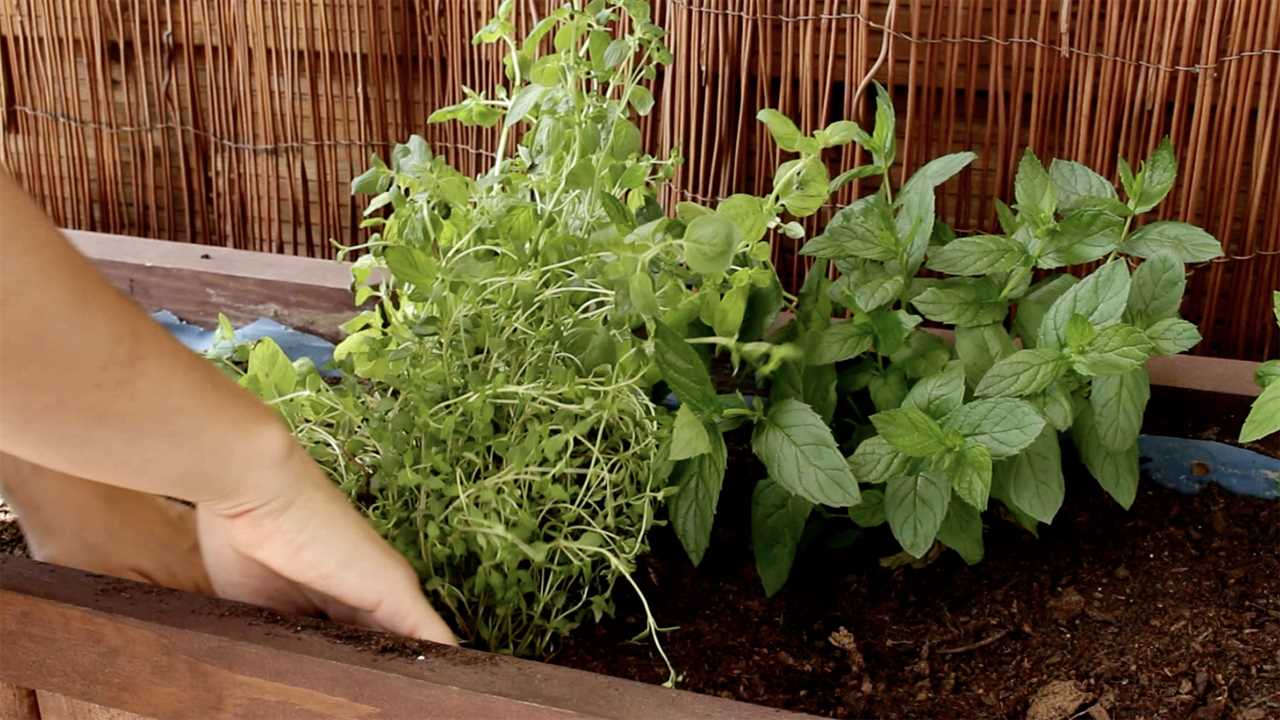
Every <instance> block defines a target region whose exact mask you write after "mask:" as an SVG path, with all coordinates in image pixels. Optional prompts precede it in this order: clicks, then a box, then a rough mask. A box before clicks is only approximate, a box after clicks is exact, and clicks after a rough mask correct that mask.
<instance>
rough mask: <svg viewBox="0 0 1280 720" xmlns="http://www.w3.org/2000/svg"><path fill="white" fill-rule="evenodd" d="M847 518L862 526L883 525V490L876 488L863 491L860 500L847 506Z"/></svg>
mask: <svg viewBox="0 0 1280 720" xmlns="http://www.w3.org/2000/svg"><path fill="white" fill-rule="evenodd" d="M849 519H850V520H852V521H854V522H855V523H857V524H858V525H859V526H860V527H864V528H873V527H878V526H880V525H883V524H884V523H885V516H884V491H883V490H880V489H878V488H876V489H872V490H867V491H865V492H863V493H862V502H860V503H858V504H857V505H854V506H853V507H851V508H849Z"/></svg>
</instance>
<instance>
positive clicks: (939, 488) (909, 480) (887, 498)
mask: <svg viewBox="0 0 1280 720" xmlns="http://www.w3.org/2000/svg"><path fill="white" fill-rule="evenodd" d="M950 504H951V483H949V482H947V480H946V479H945V478H938V477H934V476H933V475H932V474H930V473H916V474H915V475H912V476H911V477H903V478H891V479H890V480H889V484H888V485H887V486H886V488H885V492H884V510H885V517H886V518H887V519H888V521H889V529H890V530H892V531H893V536H894V537H895V538H897V540H898V544H899V545H901V546H902V549H903V550H905V551H907V553H908V554H910V555H911V556H912V557H916V558H921V557H924V555H925V553H927V552H929V548H931V547H933V541H934V538H936V537H937V536H938V530H939V528H941V527H942V521H943V519H944V518H946V515H947V506H948V505H950Z"/></svg>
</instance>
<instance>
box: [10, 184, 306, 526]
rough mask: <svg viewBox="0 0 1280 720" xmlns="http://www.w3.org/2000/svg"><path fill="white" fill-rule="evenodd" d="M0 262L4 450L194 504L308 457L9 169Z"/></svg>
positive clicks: (230, 495) (236, 492) (222, 496)
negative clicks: (66, 232) (112, 277)
mask: <svg viewBox="0 0 1280 720" xmlns="http://www.w3.org/2000/svg"><path fill="white" fill-rule="evenodd" d="M0 258H2V259H0V451H3V452H8V453H12V454H14V455H16V456H19V457H22V458H24V459H26V460H28V461H31V462H35V463H38V464H40V465H44V466H46V467H50V468H54V469H56V470H59V471H62V472H65V473H68V474H71V475H76V476H79V477H85V478H91V479H94V480H97V481H99V482H105V483H109V484H112V485H117V486H120V487H126V488H131V489H136V490H143V491H146V492H151V493H156V494H163V495H170V496H173V497H178V498H182V499H185V500H190V501H194V502H201V501H210V500H216V501H231V500H234V499H235V498H237V497H238V496H240V495H241V491H242V490H243V488H240V487H237V485H238V484H242V483H251V482H270V481H271V479H269V478H268V477H264V475H276V473H262V472H261V470H262V469H263V468H264V467H277V466H281V465H289V464H292V463H296V462H298V460H297V459H296V458H295V456H297V455H299V454H301V453H299V452H298V450H297V449H296V447H294V446H293V445H292V443H291V439H290V438H289V436H288V433H287V431H286V430H285V428H284V427H283V425H282V424H281V421H280V420H279V418H278V417H277V416H276V415H275V413H274V412H272V411H271V410H270V409H269V408H267V407H265V406H263V405H262V404H261V403H259V402H258V401H257V400H256V399H254V398H253V397H252V396H250V395H249V394H248V393H247V392H244V391H242V390H241V389H240V388H237V387H235V385H234V383H232V382H231V381H230V380H229V379H227V378H226V377H225V376H223V375H222V374H221V373H220V372H218V371H217V370H216V369H215V368H214V367H213V366H212V365H211V364H209V363H207V362H205V361H204V360H203V359H202V358H200V357H198V356H196V355H195V354H194V353H191V352H190V351H188V350H187V349H186V348H184V347H182V346H181V345H180V344H178V343H177V342H176V341H175V340H173V339H172V338H171V337H170V336H169V335H168V333H167V332H165V330H164V329H163V328H161V327H160V326H159V325H158V324H156V323H155V322H153V321H152V320H151V319H150V318H149V317H147V315H146V314H145V313H143V312H142V311H141V310H140V309H139V308H137V307H136V306H135V305H134V304H133V303H132V302H130V301H129V300H128V299H127V298H125V297H124V296H122V295H121V294H120V293H118V292H117V291H116V290H115V289H114V288H112V287H111V286H110V285H109V284H108V283H107V282H106V281H105V280H104V279H103V278H102V277H101V276H100V275H99V274H98V273H97V272H96V270H95V269H94V268H93V267H92V265H91V264H90V263H89V262H88V261H87V260H86V259H85V258H83V257H82V256H81V255H80V254H79V253H78V252H76V250H75V249H74V248H73V247H71V245H70V244H69V243H68V242H67V241H66V239H65V238H64V237H63V236H62V234H61V233H59V232H58V230H57V229H56V228H55V227H54V226H53V224H52V223H51V222H50V221H49V220H48V218H47V217H45V215H44V214H43V213H42V212H40V210H39V209H38V208H37V207H35V206H34V204H32V203H31V202H30V201H29V200H28V199H27V198H26V196H25V195H24V194H23V193H22V192H21V190H20V189H18V188H17V187H16V185H15V184H14V183H13V181H12V180H11V179H10V178H8V177H7V176H4V175H3V174H2V173H0ZM251 469H252V470H251ZM253 470H257V472H254V471H253ZM284 475H288V473H284Z"/></svg>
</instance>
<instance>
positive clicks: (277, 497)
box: [197, 444, 457, 645]
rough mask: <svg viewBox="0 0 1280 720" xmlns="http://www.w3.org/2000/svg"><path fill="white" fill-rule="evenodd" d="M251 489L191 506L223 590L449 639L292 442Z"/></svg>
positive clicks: (389, 557)
mask: <svg viewBox="0 0 1280 720" xmlns="http://www.w3.org/2000/svg"><path fill="white" fill-rule="evenodd" d="M290 448H291V451H290V452H288V453H287V455H288V458H287V459H286V460H285V461H284V463H283V465H282V470H281V471H280V473H278V474H277V477H284V478H287V480H286V481H284V482H276V483H263V484H262V486H261V487H260V488H259V489H258V490H257V491H256V493H255V494H254V495H251V496H248V497H242V498H236V499H234V500H232V501H225V502H220V503H202V504H200V505H199V506H198V507H197V528H198V532H199V538H200V548H201V551H202V553H203V556H204V561H205V565H206V567H207V569H208V572H209V577H210V579H211V581H212V585H213V590H214V592H215V593H217V594H218V595H219V596H221V597H226V598H230V599H233V600H239V601H242V602H249V603H253V604H257V605H266V606H269V607H273V608H275V609H277V610H281V611H285V612H293V613H316V612H323V613H325V614H327V615H328V616H329V617H331V618H333V619H334V620H337V621H339V622H345V623H349V624H355V625H361V626H364V627H369V628H373V629H376V630H385V631H388V632H394V633H398V634H400V635H407V636H410V637H416V638H419V639H423V640H432V641H435V642H439V643H446V644H451V645H452V644H456V643H457V640H456V639H455V638H454V636H453V632H452V631H451V630H450V629H449V626H448V625H446V624H445V622H444V620H442V619H441V618H440V616H439V615H438V614H437V613H436V612H435V610H433V609H432V608H431V605H430V604H428V603H427V600H426V598H425V597H423V595H422V590H421V586H420V585H419V582H418V577H417V575H416V574H415V573H414V572H413V569H412V568H411V567H410V566H409V563H408V562H407V561H406V560H405V559H404V558H403V557H401V556H400V555H399V554H398V553H397V552H396V551H395V550H394V549H393V548H392V547H391V546H390V545H388V544H387V543H386V542H384V541H383V540H382V538H380V537H378V534H377V533H376V532H374V530H373V528H371V527H370V526H369V524H368V523H367V522H366V521H365V519H364V518H362V517H361V516H360V514H359V513H358V512H356V510H355V509H354V508H353V507H352V506H351V504H350V502H349V501H348V500H347V498H346V497H344V496H343V495H342V493H341V492H340V491H338V489H337V488H335V487H334V486H333V485H332V484H330V482H329V480H328V479H327V478H326V477H324V475H323V473H322V472H321V471H320V469H319V467H317V466H316V465H315V463H314V462H312V460H311V459H310V458H309V457H307V456H306V453H305V452H303V451H302V449H301V448H298V447H297V446H296V445H294V444H290Z"/></svg>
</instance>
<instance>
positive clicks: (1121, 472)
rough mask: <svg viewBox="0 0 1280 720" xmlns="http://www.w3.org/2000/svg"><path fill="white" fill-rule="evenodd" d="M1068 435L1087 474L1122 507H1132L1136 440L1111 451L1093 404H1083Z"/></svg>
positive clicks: (1136, 463)
mask: <svg viewBox="0 0 1280 720" xmlns="http://www.w3.org/2000/svg"><path fill="white" fill-rule="evenodd" d="M1071 436H1072V439H1073V440H1074V441H1075V444H1076V449H1077V450H1078V451H1079V452H1080V459H1081V460H1083V461H1084V464H1085V467H1087V468H1088V469H1089V474H1091V475H1093V477H1094V479H1096V480H1097V481H1098V484H1099V485H1101V486H1102V489H1103V490H1106V491H1107V494H1109V495H1111V497H1112V498H1114V499H1115V501H1116V502H1118V503H1120V506H1121V507H1123V508H1124V509H1125V510H1128V509H1129V508H1130V507H1132V506H1133V501H1134V499H1135V498H1136V497H1137V496H1138V442H1137V439H1136V438H1135V439H1134V440H1133V442H1132V443H1131V444H1130V445H1129V446H1128V447H1126V448H1124V449H1122V450H1113V449H1111V448H1110V447H1108V445H1107V444H1106V442H1104V438H1103V436H1102V431H1101V430H1100V428H1099V427H1098V424H1097V422H1096V420H1095V415H1094V411H1093V407H1092V406H1091V405H1086V406H1084V408H1083V409H1082V410H1081V411H1080V412H1079V413H1078V414H1077V415H1076V423H1075V425H1073V426H1072V428H1071Z"/></svg>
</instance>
